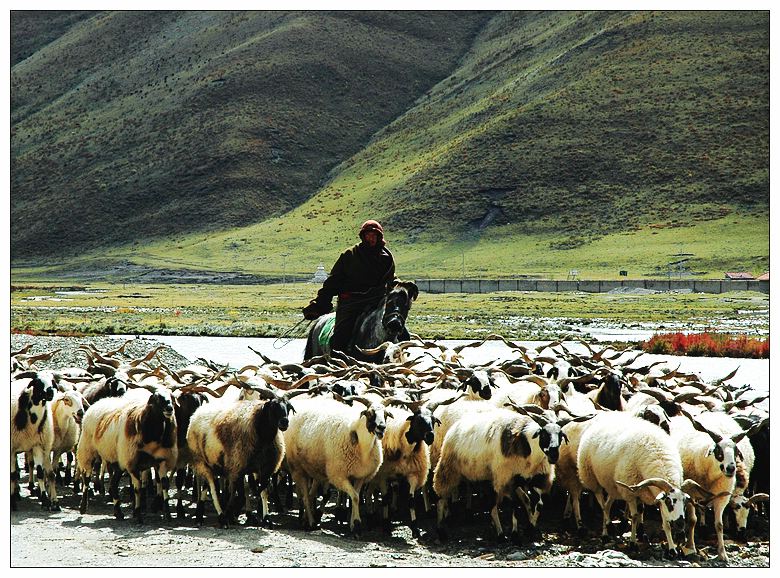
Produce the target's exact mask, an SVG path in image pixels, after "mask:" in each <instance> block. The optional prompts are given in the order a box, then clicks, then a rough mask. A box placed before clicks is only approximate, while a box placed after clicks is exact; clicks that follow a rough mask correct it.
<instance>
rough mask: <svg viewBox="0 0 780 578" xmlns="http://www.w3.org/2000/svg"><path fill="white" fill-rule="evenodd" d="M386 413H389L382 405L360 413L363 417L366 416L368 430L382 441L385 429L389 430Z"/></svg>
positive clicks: (373, 406)
mask: <svg viewBox="0 0 780 578" xmlns="http://www.w3.org/2000/svg"><path fill="white" fill-rule="evenodd" d="M386 413H388V412H387V410H385V408H384V407H383V406H381V405H372V406H371V407H369V408H368V409H364V410H363V411H361V412H360V415H361V416H366V429H368V432H369V433H372V434H374V435H375V436H376V437H377V438H378V439H380V440H381V439H382V437H383V436H384V435H385V429H386V428H387V422H386V417H385V415H386ZM391 415H392V414H391Z"/></svg>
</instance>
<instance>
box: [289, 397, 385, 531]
mask: <svg viewBox="0 0 780 578" xmlns="http://www.w3.org/2000/svg"><path fill="white" fill-rule="evenodd" d="M340 400H345V401H352V402H358V403H353V405H352V406H349V405H347V404H346V403H342V401H340ZM360 405H362V406H364V409H362V410H361V408H360ZM388 415H390V416H391V417H392V413H391V412H388V411H387V410H386V408H385V407H384V405H380V404H377V403H371V402H370V401H369V400H367V399H365V398H363V397H360V396H352V397H349V398H341V397H340V396H338V399H329V398H326V397H317V398H309V399H301V400H300V402H296V414H295V417H294V419H292V420H290V427H289V428H288V429H287V430H286V431H285V432H284V442H285V446H286V448H287V467H288V469H289V471H290V475H291V476H292V479H293V482H295V486H296V488H297V491H298V494H299V495H300V496H301V498H302V501H303V505H304V512H305V516H306V518H305V521H304V527H305V528H306V529H314V524H315V523H314V512H313V496H315V495H316V491H317V488H318V486H319V485H320V484H322V483H328V484H330V485H332V486H335V487H336V488H337V489H338V490H340V491H342V492H345V493H346V494H347V495H348V496H349V498H350V500H351V502H352V513H351V517H350V522H349V526H350V530H351V531H352V533H353V535H354V536H355V537H359V536H360V534H361V530H362V522H361V519H360V510H359V502H360V500H359V494H360V490H361V488H362V487H363V485H364V484H365V483H367V482H368V481H370V480H371V479H372V478H373V477H374V476H375V475H376V473H377V471H378V470H379V467H380V466H381V464H382V458H383V452H382V441H381V440H382V437H383V436H384V433H385V429H386V418H387V416H388Z"/></svg>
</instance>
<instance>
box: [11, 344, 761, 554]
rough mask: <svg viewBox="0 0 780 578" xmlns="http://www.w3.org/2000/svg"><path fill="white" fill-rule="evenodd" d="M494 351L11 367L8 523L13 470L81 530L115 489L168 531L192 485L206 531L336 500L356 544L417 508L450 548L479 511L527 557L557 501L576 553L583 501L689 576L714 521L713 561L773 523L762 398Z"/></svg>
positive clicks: (607, 354)
mask: <svg viewBox="0 0 780 578" xmlns="http://www.w3.org/2000/svg"><path fill="white" fill-rule="evenodd" d="M491 338H494V339H501V340H503V341H504V342H505V343H506V345H507V346H508V347H509V348H510V351H511V352H512V356H513V357H514V359H510V360H506V361H501V360H495V361H492V362H490V363H486V364H482V365H470V366H469V365H465V364H464V362H463V357H462V355H461V351H462V349H463V348H465V347H479V346H480V345H482V344H483V343H484V341H483V342H481V343H472V344H469V345H465V346H461V347H460V348H456V349H455V350H452V349H447V348H444V347H442V346H441V345H439V344H437V343H434V342H429V341H425V340H422V339H420V338H419V337H417V336H414V339H412V340H410V341H406V342H403V343H399V344H389V343H386V344H383V345H382V346H381V347H380V348H377V349H376V350H372V352H371V353H382V354H383V355H384V360H385V361H384V363H381V364H368V363H362V362H359V361H357V360H354V359H352V358H349V357H347V356H344V355H341V354H339V353H338V352H337V353H336V354H335V355H334V356H333V357H320V358H314V359H311V360H309V361H307V362H304V363H303V364H286V365H282V364H279V363H277V362H274V361H272V360H270V359H268V358H266V357H265V356H263V355H262V354H260V353H258V355H259V356H260V358H261V360H262V362H260V363H258V364H257V365H248V366H246V367H243V368H241V369H238V370H231V369H229V368H228V367H225V368H219V367H217V366H215V365H214V364H213V363H211V362H207V361H204V360H198V361H199V363H196V364H192V365H190V366H188V367H187V368H185V369H182V370H179V371H173V370H171V369H169V368H167V367H166V366H165V365H164V364H163V363H162V362H159V361H158V360H156V359H155V358H156V354H157V353H158V350H159V348H158V349H154V350H152V351H150V352H149V353H148V354H147V355H146V356H144V357H143V358H140V359H131V358H129V357H128V356H126V355H125V354H124V348H125V346H126V345H127V343H125V345H123V346H122V347H120V348H118V349H116V350H114V351H108V352H100V351H98V350H97V349H95V348H94V347H90V346H82V347H81V350H82V351H83V353H84V355H85V358H86V364H85V366H84V367H63V368H59V369H57V370H37V369H36V368H35V364H36V363H37V362H38V361H41V360H49V359H51V358H52V357H53V356H54V355H56V351H55V352H49V353H45V354H40V355H29V354H28V351H29V347H28V348H25V349H23V350H21V351H16V352H12V356H11V380H12V381H11V424H12V427H11V444H12V452H11V504H12V507H13V508H16V506H17V503H18V500H19V499H20V497H19V479H20V478H19V468H18V465H17V454H20V453H24V454H25V467H26V469H27V471H28V472H29V475H30V484H31V487H32V485H33V482H35V483H36V484H37V492H38V495H39V497H40V500H41V502H42V504H43V505H44V506H45V507H47V508H49V509H51V510H57V509H59V506H58V497H57V484H58V483H64V484H71V483H72V484H74V486H75V488H76V491H78V492H80V493H81V505H80V511H81V513H82V514H83V513H86V512H87V510H88V507H89V498H90V496H94V495H96V493H97V492H98V490H100V491H101V492H104V488H105V486H104V478H105V476H106V475H107V476H108V494H109V496H110V499H111V500H112V502H113V507H114V515H115V517H116V518H117V519H122V518H123V517H124V514H123V512H122V508H121V497H120V487H119V483H120V479H121V478H122V476H123V475H124V474H125V473H127V474H128V475H129V477H130V480H131V482H132V488H133V494H134V501H133V518H134V519H135V520H136V521H137V522H142V521H143V516H144V513H145V512H149V511H162V513H163V515H164V517H165V518H166V519H169V520H170V519H171V518H172V516H171V511H170V509H171V506H170V504H169V502H170V490H171V488H170V486H171V482H172V481H173V480H175V483H176V487H177V491H176V495H175V498H176V514H177V516H178V517H183V516H185V513H186V510H185V507H184V498H185V494H187V493H188V492H187V491H186V489H187V486H189V485H191V486H192V487H193V489H192V494H191V496H192V498H191V500H192V501H193V502H195V504H196V508H195V517H196V520H197V521H198V522H199V523H202V522H203V519H204V517H205V516H206V511H205V508H206V505H207V503H208V501H209V496H210V498H211V502H212V503H213V506H214V509H215V511H216V516H217V520H218V523H219V524H220V525H221V526H223V527H228V526H229V525H230V524H233V523H236V522H237V520H238V516H239V515H240V514H242V513H245V514H246V515H247V522H248V523H257V524H261V523H262V524H270V518H269V509H270V503H271V502H273V504H274V506H275V507H276V508H277V509H279V510H282V509H284V508H285V507H288V508H289V507H290V506H291V500H292V496H293V488H292V487H290V486H289V481H292V483H293V484H294V494H295V495H296V496H297V498H298V500H299V503H300V508H299V512H300V517H301V524H302V526H303V527H304V528H305V529H309V530H311V529H315V528H316V527H317V525H318V523H319V522H320V520H321V517H322V515H323V510H324V508H325V506H326V504H327V502H328V499H329V497H330V489H331V488H332V489H335V490H337V491H338V492H337V494H336V497H337V500H338V503H339V505H340V506H345V505H346V502H347V501H348V504H349V505H348V511H349V528H350V531H351V533H352V534H353V535H355V536H360V535H361V532H362V529H363V522H362V519H363V518H362V517H361V512H362V513H363V514H366V512H368V511H370V512H371V513H373V514H375V515H376V516H377V517H381V519H382V523H383V526H384V527H385V529H389V528H390V527H391V524H392V522H393V518H403V519H404V520H405V521H408V524H409V526H410V527H411V530H412V533H413V535H415V536H419V535H420V533H421V532H420V525H419V520H420V517H421V514H422V512H419V511H418V510H419V509H420V505H422V509H424V510H425V511H426V512H427V511H431V513H433V510H435V516H436V526H435V532H436V533H437V537H438V539H440V540H442V541H444V540H447V539H448V534H449V533H450V532H451V530H450V526H449V525H448V523H447V521H448V517H449V512H450V510H452V509H458V510H466V511H469V510H473V508H475V507H478V506H475V502H480V500H481V499H482V498H487V499H489V500H490V501H489V504H488V505H489V506H492V507H491V509H490V517H491V519H492V525H493V529H494V533H495V536H496V537H498V538H503V537H508V538H510V539H512V540H515V541H519V540H521V539H522V538H523V536H524V535H525V534H527V533H530V534H532V535H534V534H536V535H538V530H537V524H538V522H539V519H540V516H542V515H543V514H544V507H543V506H544V502H545V500H547V499H548V498H549V496H550V495H551V494H553V493H555V494H557V493H562V494H563V495H565V496H566V500H567V503H566V511H565V513H564V515H565V516H566V517H571V515H572V514H573V517H574V524H575V525H576V530H577V532H578V533H579V534H580V535H584V534H585V526H584V524H583V519H582V514H581V508H580V506H581V504H580V503H581V500H582V499H583V497H585V496H587V497H588V499H590V500H593V499H595V502H596V503H597V504H598V506H600V508H601V512H602V516H601V536H602V538H603V539H604V540H605V541H607V540H610V537H609V532H610V528H611V527H613V526H614V525H615V524H614V523H613V515H614V514H616V512H614V511H613V509H612V505H613V503H614V502H616V501H618V502H624V503H625V505H626V510H625V512H623V513H622V515H623V516H625V517H626V518H627V521H628V522H630V531H631V533H630V538H629V548H630V549H631V550H632V551H635V550H636V549H637V548H638V541H639V540H640V538H641V539H645V540H646V539H647V536H646V535H645V531H644V524H643V514H644V510H645V509H648V508H652V509H654V510H655V509H657V511H658V512H659V514H658V515H660V520H661V526H662V528H663V534H664V539H665V543H666V550H667V554H668V555H669V556H670V557H677V556H678V555H680V554H681V553H682V554H684V555H686V556H698V550H697V548H696V544H695V534H696V531H695V530H696V529H697V527H698V526H700V525H701V524H702V523H703V521H704V518H705V515H706V512H707V510H708V509H712V510H713V512H714V516H713V518H714V528H715V532H716V535H717V556H718V558H719V559H721V560H724V561H725V560H727V554H726V549H725V546H724V537H723V525H724V521H725V519H726V518H727V517H728V516H729V515H730V513H731V512H733V514H734V521H735V523H736V526H737V532H738V536H739V537H741V538H743V539H744V535H745V531H746V528H747V522H748V514H749V512H750V511H751V509H759V510H760V511H761V513H762V514H763V515H768V503H767V502H768V498H769V496H768V491H769V427H768V424H769V415H768V413H767V412H766V411H764V410H763V409H761V408H760V407H757V406H756V404H757V403H758V402H760V401H763V400H765V399H766V397H768V396H763V397H758V398H757V397H751V396H750V395H749V394H750V393H751V390H750V389H749V388H748V387H747V386H743V387H740V388H737V387H734V386H730V385H728V384H727V383H726V382H727V381H728V380H730V379H731V378H733V376H734V374H733V373H732V374H731V375H728V376H725V377H724V378H723V379H721V380H718V381H717V382H714V383H709V384H705V383H701V381H700V380H699V378H698V377H697V376H696V375H693V374H682V373H680V372H678V371H673V370H671V371H670V370H668V369H661V364H651V365H645V366H636V365H635V363H636V362H637V360H638V358H639V357H640V356H641V355H642V354H637V355H631V354H630V353H629V352H626V351H617V350H615V349H613V348H611V347H609V346H607V347H604V348H603V349H597V348H595V347H594V346H593V345H591V344H588V343H585V342H582V345H584V346H585V348H586V350H587V354H579V355H578V354H576V353H574V352H573V351H571V350H570V349H569V348H567V345H566V343H564V342H560V341H558V342H553V343H550V344H548V345H545V346H542V347H538V348H536V349H532V348H526V347H524V346H523V345H520V344H517V343H513V342H511V341H507V340H505V339H504V338H503V337H500V336H491ZM128 343H129V342H128ZM627 357H628V359H626V358H627ZM621 360H622V361H621ZM63 454H66V455H67V464H66V465H65V466H64V478H63V479H61V480H60V479H59V478H60V477H61V470H62V469H63V467H62V465H61V464H60V460H61V458H62V456H63ZM74 454H75V463H74V462H73V455H74ZM193 473H194V476H193V475H192V474H193ZM285 491H286V495H285V496H284V497H283V496H282V494H283V493H285ZM252 495H254V496H255V497H256V498H257V504H258V506H257V511H255V510H254V508H253V507H252V504H253V501H252ZM147 496H148V498H149V499H151V500H152V501H153V503H152V505H151V506H149V505H148V504H147V501H148V499H147ZM418 498H419V501H418ZM505 506H508V507H509V511H510V512H509V516H508V517H509V518H511V528H505V527H504V524H503V523H502V520H501V517H502V516H501V508H502V507H505ZM407 514H408V517H407ZM505 518H506V517H505Z"/></svg>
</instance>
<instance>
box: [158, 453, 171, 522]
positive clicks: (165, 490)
mask: <svg viewBox="0 0 780 578" xmlns="http://www.w3.org/2000/svg"><path fill="white" fill-rule="evenodd" d="M156 472H157V479H158V480H159V483H160V487H161V489H162V511H163V517H164V518H165V520H166V521H168V522H170V521H171V520H173V518H172V517H171V508H170V505H169V504H168V500H169V499H170V490H171V477H170V472H169V471H168V466H167V464H166V463H165V462H163V463H161V464H160V466H159V467H158V469H157V470H156Z"/></svg>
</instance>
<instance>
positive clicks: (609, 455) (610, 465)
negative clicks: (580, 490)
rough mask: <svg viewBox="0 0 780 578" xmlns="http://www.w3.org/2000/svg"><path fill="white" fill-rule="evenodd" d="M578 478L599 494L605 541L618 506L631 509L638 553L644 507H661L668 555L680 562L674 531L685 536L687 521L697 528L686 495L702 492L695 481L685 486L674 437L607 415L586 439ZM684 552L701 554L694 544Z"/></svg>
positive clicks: (631, 419)
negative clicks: (620, 502)
mask: <svg viewBox="0 0 780 578" xmlns="http://www.w3.org/2000/svg"><path fill="white" fill-rule="evenodd" d="M577 472H578V475H579V478H580V481H581V483H582V486H583V487H584V488H586V489H588V490H590V491H592V492H593V493H594V495H595V496H596V500H597V501H598V503H599V505H600V506H601V508H602V514H603V519H602V520H603V523H602V531H601V536H602V540H606V539H607V538H608V532H607V528H608V526H609V522H610V510H611V507H612V503H613V502H614V501H615V500H624V501H625V502H626V503H627V504H628V508H629V513H630V516H631V538H630V547H631V549H632V550H635V549H636V548H637V529H638V526H639V524H640V523H641V520H642V513H641V509H640V507H639V504H638V503H639V502H641V503H643V504H645V505H650V504H658V506H659V508H660V510H661V520H662V525H663V530H664V534H665V535H666V543H667V554H668V555H669V556H670V557H672V558H675V557H677V555H678V552H677V546H676V544H675V542H674V538H673V530H678V531H682V530H684V529H685V522H686V517H687V518H688V519H689V521H692V522H691V523H692V524H695V512H694V511H693V510H694V508H693V504H692V503H691V502H690V500H689V498H688V496H687V494H686V492H691V491H693V490H695V489H698V490H701V487H700V486H698V484H696V483H695V482H694V481H691V480H688V479H686V480H685V481H683V465H682V462H681V460H680V453H679V452H678V450H677V447H676V446H675V444H674V442H673V441H672V439H671V438H670V436H668V435H666V434H665V433H664V432H663V431H661V429H660V428H658V427H657V426H655V425H653V424H651V423H648V422H646V421H644V420H642V419H640V418H637V417H634V416H632V415H628V414H626V413H624V412H615V411H611V412H604V413H601V414H599V415H598V416H596V417H595V418H594V419H593V421H592V423H591V424H590V425H589V426H588V427H587V429H586V430H585V432H584V433H583V434H582V438H581V440H580V446H579V450H578V451H577ZM651 488H656V490H660V492H654V491H652V490H651ZM690 535H692V531H691V533H690V534H689V536H690ZM682 550H683V552H684V553H685V554H690V553H693V552H695V547H694V546H693V545H692V541H690V540H689V542H688V543H687V544H686V545H685V546H683V547H682Z"/></svg>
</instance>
